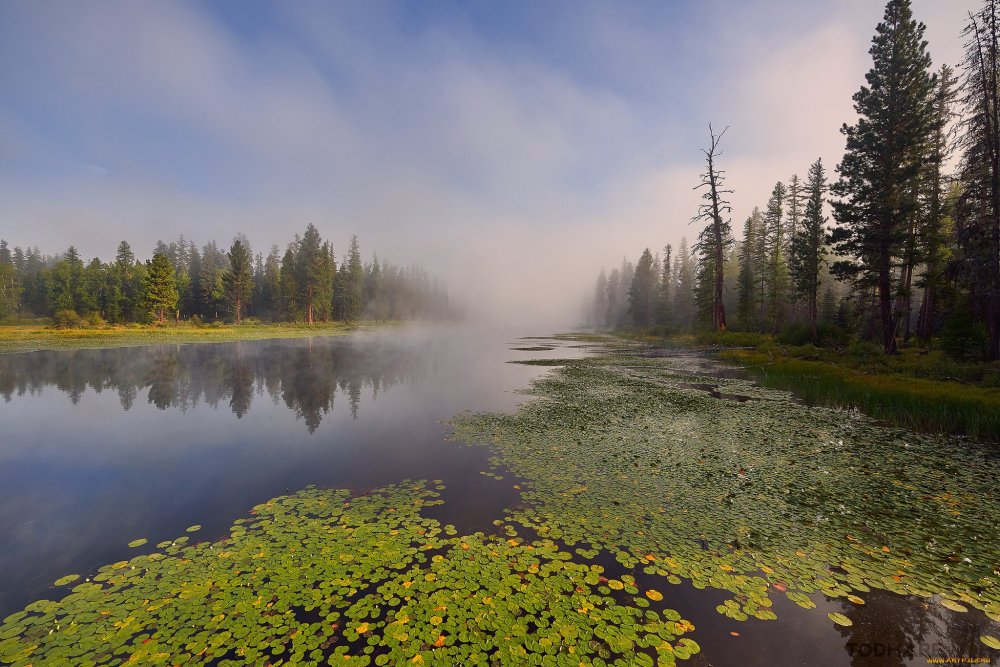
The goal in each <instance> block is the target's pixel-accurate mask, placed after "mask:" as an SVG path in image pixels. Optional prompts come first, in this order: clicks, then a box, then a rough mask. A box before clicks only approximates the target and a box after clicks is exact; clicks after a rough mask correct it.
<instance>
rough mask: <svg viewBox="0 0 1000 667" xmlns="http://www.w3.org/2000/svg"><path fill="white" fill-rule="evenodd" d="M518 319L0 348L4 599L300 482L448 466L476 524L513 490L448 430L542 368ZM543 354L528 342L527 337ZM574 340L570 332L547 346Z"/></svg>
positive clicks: (385, 476) (222, 523) (214, 526)
mask: <svg viewBox="0 0 1000 667" xmlns="http://www.w3.org/2000/svg"><path fill="white" fill-rule="evenodd" d="M518 343H522V344H523V343H524V341H517V334H516V332H514V331H511V332H509V333H505V332H503V331H497V330H491V329H485V328H476V327H457V328H454V327H444V326H439V327H434V326H426V327H422V326H413V327H406V328H399V329H393V330H389V331H381V332H368V333H361V334H358V335H352V336H345V337H329V338H325V337H319V338H312V339H296V340H270V341H252V342H238V343H219V344H211V345H156V346H149V347H132V348H116V349H99V350H76V351H42V352H33V353H28V354H19V355H2V356H0V397H2V398H3V401H2V402H0V423H3V424H4V429H5V433H4V438H3V441H2V444H0V532H2V534H3V535H4V549H3V550H2V551H0V615H3V614H6V613H10V612H11V611H13V610H16V609H18V608H20V607H22V606H23V605H24V604H26V603H27V602H29V601H30V600H31V599H34V598H37V597H40V596H41V597H44V596H45V595H47V594H51V591H50V586H51V582H52V581H54V580H55V579H56V578H58V577H60V576H62V575H63V574H66V573H67V572H70V571H88V570H89V569H93V568H96V567H97V566H99V565H102V564H105V563H108V562H114V561H117V560H120V559H122V558H127V557H128V556H129V553H128V551H129V550H128V549H127V548H126V546H125V545H126V544H127V543H128V542H129V541H131V540H133V539H136V538H139V537H146V538H148V539H149V540H150V541H151V542H154V543H155V542H158V541H160V540H164V539H172V538H176V537H178V536H180V535H183V534H184V529H185V528H186V527H187V526H190V525H192V524H202V525H203V526H204V529H203V532H201V533H200V534H199V535H200V536H201V537H202V538H203V539H216V538H218V537H219V536H221V535H222V534H223V533H224V531H226V530H227V529H228V528H229V526H230V524H231V523H232V521H233V520H234V519H236V518H238V517H241V516H245V515H246V513H247V512H248V511H249V509H250V508H251V507H252V506H253V505H255V504H257V503H260V502H263V501H265V500H267V499H269V498H272V497H274V496H277V495H282V494H285V493H288V492H294V491H297V490H299V489H301V488H303V487H305V486H306V485H309V484H315V485H318V486H321V487H346V488H351V489H353V490H357V491H364V490H365V489H367V488H371V487H375V486H379V485H383V484H388V483H392V482H398V481H400V480H402V479H441V480H443V481H444V482H445V484H446V490H445V491H444V492H443V498H444V499H445V501H446V502H445V504H444V505H442V506H441V507H439V508H435V510H436V516H435V518H439V519H440V520H441V521H443V522H450V523H453V524H455V525H456V526H457V527H459V529H460V530H483V529H486V528H488V527H490V522H491V521H492V520H493V519H495V518H498V517H499V516H500V514H501V512H502V509H503V508H504V507H507V506H510V505H511V504H513V503H516V502H517V491H516V490H514V489H513V488H512V485H513V483H514V482H511V481H509V480H508V481H499V480H494V479H492V478H488V477H485V476H483V475H479V474H478V473H479V472H480V471H486V470H487V469H488V462H487V458H488V456H489V450H488V449H486V448H481V447H466V446H463V445H461V444H459V443H453V442H445V438H446V437H447V436H448V428H447V426H446V425H445V424H444V423H443V422H444V421H445V420H447V419H449V418H450V417H452V416H453V415H454V414H456V413H460V412H462V411H465V410H472V411H486V410H509V409H511V408H513V407H514V406H515V405H516V404H517V403H518V402H519V401H521V400H524V397H523V396H520V395H516V394H514V393H513V391H514V390H516V389H519V388H522V387H524V386H526V385H527V384H528V382H529V381H530V379H531V378H532V377H535V376H537V375H538V374H539V372H540V371H539V369H537V368H531V367H527V366H522V365H516V364H508V363H506V362H507V361H508V360H509V359H517V358H530V357H531V356H533V353H530V352H517V351H512V350H510V349H509V348H511V347H518V346H519V345H518ZM534 354H535V355H537V353H534ZM545 354H546V356H550V355H553V354H558V355H569V356H577V355H579V354H581V351H580V350H578V349H571V348H563V349H560V350H557V351H552V352H546V353H545Z"/></svg>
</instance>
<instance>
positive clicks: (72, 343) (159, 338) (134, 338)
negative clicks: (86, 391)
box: [0, 322, 399, 353]
mask: <svg viewBox="0 0 1000 667" xmlns="http://www.w3.org/2000/svg"><path fill="white" fill-rule="evenodd" d="M393 326H399V323H397V322H388V323H387V322H378V323H376V322H355V323H350V324H348V323H344V322H330V323H317V324H312V325H309V324H299V323H275V324H241V325H239V326H236V325H232V324H218V325H216V324H213V325H208V326H201V327H198V326H192V325H188V324H178V325H167V326H156V325H130V326H108V327H101V328H94V329H54V328H50V327H45V326H41V325H20V324H16V325H3V326H0V353H15V352H33V351H35V350H62V349H82V348H97V347H133V346H138V345H162V344H175V343H176V344H180V343H224V342H233V341H239V340H264V339H269V338H308V337H310V336H343V335H345V334H349V333H351V332H353V331H359V330H363V329H374V328H384V327H393Z"/></svg>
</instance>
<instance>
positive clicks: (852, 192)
mask: <svg viewBox="0 0 1000 667" xmlns="http://www.w3.org/2000/svg"><path fill="white" fill-rule="evenodd" d="M923 36H924V24H923V23H918V22H917V21H915V20H914V19H913V12H912V11H911V9H910V2H909V0H889V3H888V4H887V5H886V8H885V15H884V18H883V20H882V22H880V23H879V24H878V26H877V27H876V29H875V36H874V38H873V39H872V47H871V49H870V50H869V53H870V54H871V56H872V63H873V64H872V68H871V70H869V72H868V74H867V75H866V80H867V82H868V85H865V86H862V87H861V89H860V90H859V91H858V92H857V93H855V95H854V109H855V111H856V112H857V114H858V116H859V118H858V122H857V123H856V124H855V125H852V126H848V125H844V127H843V128H842V130H841V131H842V132H843V134H844V136H845V137H846V139H847V149H846V152H845V154H844V158H843V160H842V161H841V163H840V165H839V166H838V168H837V170H838V172H839V174H840V179H839V180H838V181H837V183H836V184H835V185H834V186H833V191H834V193H835V194H836V195H837V196H838V197H839V199H838V200H837V201H834V202H833V209H834V217H835V219H836V221H837V224H838V226H837V227H836V228H835V229H834V231H833V234H832V241H833V243H834V250H835V251H836V253H837V254H838V255H840V256H841V257H843V259H841V260H839V261H837V262H836V263H835V264H834V266H833V269H834V271H835V273H836V274H837V275H838V277H841V278H843V279H848V280H851V281H852V282H854V283H855V284H856V285H858V286H859V287H869V286H870V287H874V289H875V290H876V294H877V299H878V318H879V325H880V331H881V339H882V346H883V349H884V350H885V351H886V353H894V352H895V351H896V328H897V324H898V322H899V313H897V312H895V308H894V297H895V295H896V291H897V281H898V276H896V275H895V274H894V270H893V269H894V261H895V260H896V258H897V257H898V255H899V253H900V251H901V249H902V247H903V244H904V243H905V241H906V230H907V223H908V221H909V217H910V216H911V215H912V214H913V211H914V209H915V208H916V206H917V201H916V197H915V196H914V195H915V192H916V188H915V187H914V183H915V180H916V179H917V178H918V177H919V175H920V170H921V157H922V153H923V149H924V147H925V146H926V144H927V140H928V138H929V135H930V133H931V131H932V129H933V118H934V114H933V107H932V105H933V91H934V87H935V86H936V84H937V77H936V76H935V75H933V74H932V73H931V71H930V66H931V59H930V56H929V55H928V53H927V42H926V41H924V38H923Z"/></svg>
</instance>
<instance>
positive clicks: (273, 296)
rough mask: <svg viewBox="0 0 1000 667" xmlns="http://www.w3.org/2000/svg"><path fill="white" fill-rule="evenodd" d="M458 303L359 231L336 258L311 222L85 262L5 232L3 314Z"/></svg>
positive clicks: (338, 310)
mask: <svg viewBox="0 0 1000 667" xmlns="http://www.w3.org/2000/svg"><path fill="white" fill-rule="evenodd" d="M458 315H459V312H458V309H457V307H456V306H455V304H454V303H453V302H452V300H451V299H450V298H449V296H448V293H447V291H446V290H445V289H444V287H442V286H441V284H440V283H439V282H438V281H437V280H435V279H433V278H431V277H430V276H429V275H428V273H427V272H426V271H425V270H424V269H423V268H421V267H419V266H411V267H400V266H396V265H394V264H392V263H390V262H388V261H386V260H384V259H379V257H378V255H377V253H376V254H373V256H372V259H371V260H370V261H367V262H366V261H364V260H363V259H362V255H361V249H360V246H359V243H358V238H357V236H354V237H352V238H351V241H350V245H349V246H348V250H347V252H346V253H345V254H344V256H343V257H342V258H341V259H340V261H339V263H338V261H337V258H336V256H335V253H334V247H333V244H332V243H331V242H330V241H328V240H324V239H323V238H322V237H321V236H320V233H319V231H318V230H317V229H316V227H314V226H313V225H311V224H310V225H309V226H308V227H307V228H306V230H305V232H304V233H303V234H302V235H301V236H299V235H296V236H295V238H294V240H293V241H292V242H291V243H289V244H288V246H287V247H286V248H285V250H284V252H282V251H281V250H280V249H279V248H278V246H272V247H271V249H270V250H269V251H268V252H267V254H264V253H262V252H257V253H255V252H254V250H253V248H252V246H251V245H250V242H249V240H248V239H247V238H246V237H245V236H243V235H242V234H241V235H238V236H237V237H236V238H235V239H234V240H233V242H232V245H231V246H230V247H229V248H228V250H227V249H224V248H220V247H219V246H218V245H217V244H216V242H215V241H210V242H209V243H206V244H205V245H203V246H202V247H201V248H199V247H198V246H197V245H196V244H195V243H194V241H190V240H186V239H184V238H183V237H181V238H179V239H178V240H177V241H174V242H171V243H164V242H163V241H158V242H157V243H156V246H155V248H154V249H153V253H152V256H151V258H150V259H148V260H145V261H144V260H142V259H141V258H139V257H137V255H136V253H135V252H134V251H133V249H132V247H131V246H130V245H129V243H128V242H127V241H122V242H121V243H120V244H119V245H118V248H117V252H116V253H115V256H114V259H113V260H111V261H107V262H105V261H102V260H101V259H99V258H96V257H95V258H94V259H92V260H91V261H90V262H89V263H88V262H85V261H84V259H83V258H82V257H81V256H80V254H79V252H77V250H76V248H74V247H72V246H71V247H70V248H69V249H68V250H66V252H65V253H63V254H62V255H58V256H44V255H42V254H41V253H40V251H39V250H38V248H37V247H32V248H20V247H15V248H13V249H11V248H10V247H9V246H8V244H7V242H6V241H2V240H0V320H12V319H14V318H20V319H27V318H44V317H51V318H53V320H54V323H55V324H56V325H57V326H61V327H67V326H76V325H90V326H93V325H100V324H103V323H108V324H124V323H149V322H166V321H181V320H190V321H192V322H193V323H196V324H197V323H201V322H214V321H232V322H235V323H236V324H239V323H240V322H241V321H243V319H244V318H247V317H250V318H256V320H261V321H270V322H296V321H297V322H307V323H309V324H312V323H315V322H329V321H334V320H336V321H345V322H353V321H358V320H363V319H364V320H409V319H451V318H455V317H457V316H458Z"/></svg>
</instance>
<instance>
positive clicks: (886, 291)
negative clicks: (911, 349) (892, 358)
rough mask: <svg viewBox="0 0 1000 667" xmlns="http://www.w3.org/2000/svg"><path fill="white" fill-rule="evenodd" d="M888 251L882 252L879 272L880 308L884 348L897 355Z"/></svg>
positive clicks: (886, 351) (887, 351)
mask: <svg viewBox="0 0 1000 667" xmlns="http://www.w3.org/2000/svg"><path fill="white" fill-rule="evenodd" d="M889 271H890V268H889V255H888V249H885V250H883V251H882V256H881V257H880V262H879V271H878V306H879V317H880V319H881V322H880V324H881V326H882V348H883V349H884V350H885V353H886V354H896V316H895V309H894V308H893V298H892V282H891V280H890V276H889Z"/></svg>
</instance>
